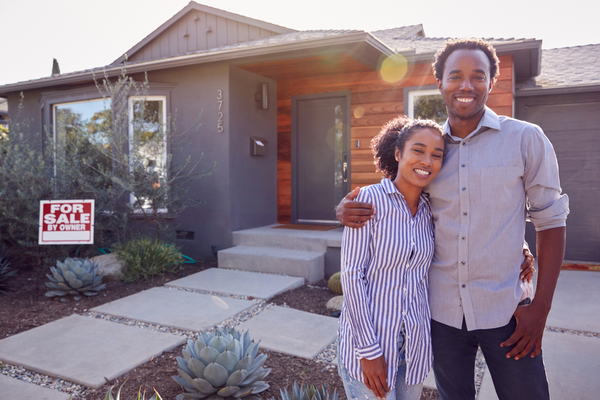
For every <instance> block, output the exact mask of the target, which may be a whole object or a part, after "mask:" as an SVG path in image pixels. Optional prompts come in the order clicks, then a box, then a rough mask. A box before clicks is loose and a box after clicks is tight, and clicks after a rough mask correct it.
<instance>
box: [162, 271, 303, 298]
mask: <svg viewBox="0 0 600 400" xmlns="http://www.w3.org/2000/svg"><path fill="white" fill-rule="evenodd" d="M302 285H304V279H303V278H298V277H295V276H285V275H274V274H262V273H257V272H248V271H239V270H232V269H224V268H210V269H207V270H205V271H202V272H198V273H196V274H193V275H190V276H187V277H185V278H181V279H177V280H175V281H172V282H169V283H167V284H166V286H179V287H183V288H188V289H196V290H206V291H209V292H219V293H228V294H236V295H241V296H252V297H256V298H257V299H265V300H268V299H270V298H271V297H274V296H276V295H278V294H280V293H283V292H286V291H288V290H292V289H295V288H297V287H300V286H302Z"/></svg>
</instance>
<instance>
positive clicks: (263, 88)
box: [256, 82, 269, 110]
mask: <svg viewBox="0 0 600 400" xmlns="http://www.w3.org/2000/svg"><path fill="white" fill-rule="evenodd" d="M256 101H260V109H261V110H268V109H269V84H268V83H267V82H262V83H261V84H260V93H256Z"/></svg>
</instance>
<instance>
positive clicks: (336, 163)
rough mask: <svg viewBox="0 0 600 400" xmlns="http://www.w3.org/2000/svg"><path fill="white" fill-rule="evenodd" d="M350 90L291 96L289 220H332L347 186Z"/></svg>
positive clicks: (320, 222)
mask: <svg viewBox="0 0 600 400" xmlns="http://www.w3.org/2000/svg"><path fill="white" fill-rule="evenodd" d="M349 149H350V92H336V93H321V94H312V95H303V96H293V97H292V222H293V223H308V224H335V223H337V220H336V218H335V206H337V205H338V203H339V202H340V200H341V199H342V198H343V197H344V196H345V195H346V194H347V193H348V191H349V185H350V151H349Z"/></svg>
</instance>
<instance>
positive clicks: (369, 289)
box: [338, 178, 434, 389]
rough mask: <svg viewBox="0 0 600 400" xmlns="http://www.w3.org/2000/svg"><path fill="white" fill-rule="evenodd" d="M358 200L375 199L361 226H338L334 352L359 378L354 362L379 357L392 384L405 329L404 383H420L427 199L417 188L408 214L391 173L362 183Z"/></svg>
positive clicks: (427, 364)
mask: <svg viewBox="0 0 600 400" xmlns="http://www.w3.org/2000/svg"><path fill="white" fill-rule="evenodd" d="M356 200H357V201H362V202H367V203H371V204H374V205H375V209H376V210H377V214H375V217H374V218H373V219H372V220H371V221H369V222H368V223H367V224H366V225H365V226H364V227H362V228H359V229H351V228H344V235H343V239H342V268H341V270H342V274H341V275H342V277H341V281H342V288H343V291H344V305H343V308H342V314H341V316H340V321H339V328H338V335H339V343H340V348H339V356H340V357H341V361H342V362H343V365H344V366H345V367H346V369H347V370H348V372H349V374H350V375H351V376H352V377H353V378H354V379H356V380H358V381H360V382H363V383H364V378H363V374H362V369H361V363H360V360H361V359H362V358H366V359H369V360H373V359H375V358H377V357H380V356H382V355H383V356H384V358H385V361H386V364H387V368H388V378H387V383H388V387H389V388H390V389H393V388H395V387H396V371H397V368H398V338H399V336H400V329H401V327H402V324H403V323H404V325H405V329H406V334H405V340H406V364H407V371H406V385H415V384H417V383H420V382H423V381H424V380H425V377H426V376H427V373H428V372H429V370H430V369H431V363H432V353H431V337H430V320H431V314H430V311H429V294H428V279H427V273H428V269H429V264H430V263H431V259H432V257H433V251H434V246H433V223H432V218H431V211H430V208H429V200H428V198H427V196H426V195H424V194H422V195H421V197H420V199H419V207H418V210H417V213H416V215H415V216H414V217H413V216H412V214H411V212H410V209H409V207H408V205H407V204H406V201H405V200H404V196H402V194H401V193H400V192H399V191H398V190H397V189H396V187H395V186H394V184H393V183H392V182H391V181H390V180H389V179H385V178H384V179H383V180H382V181H381V183H380V184H376V185H372V186H368V187H365V188H362V189H361V191H360V193H359V195H358V197H357V199H356Z"/></svg>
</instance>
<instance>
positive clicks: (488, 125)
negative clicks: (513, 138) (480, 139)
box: [444, 106, 500, 142]
mask: <svg viewBox="0 0 600 400" xmlns="http://www.w3.org/2000/svg"><path fill="white" fill-rule="evenodd" d="M484 128H485V129H484ZM487 129H494V130H497V131H500V120H499V119H498V115H497V114H496V113H495V112H493V111H492V110H491V109H490V108H488V106H485V111H484V112H483V117H481V120H480V121H479V124H478V125H477V128H475V130H474V131H473V132H471V133H470V134H469V135H468V136H467V138H468V137H471V136H474V135H476V134H478V133H481V132H483V131H486V130H487ZM444 137H446V139H448V138H451V139H453V140H454V141H456V142H460V141H462V140H463V139H462V138H459V137H457V136H452V134H451V133H450V124H449V123H448V120H446V123H445V124H444ZM465 139H466V138H465Z"/></svg>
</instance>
